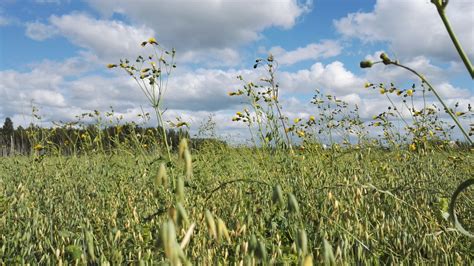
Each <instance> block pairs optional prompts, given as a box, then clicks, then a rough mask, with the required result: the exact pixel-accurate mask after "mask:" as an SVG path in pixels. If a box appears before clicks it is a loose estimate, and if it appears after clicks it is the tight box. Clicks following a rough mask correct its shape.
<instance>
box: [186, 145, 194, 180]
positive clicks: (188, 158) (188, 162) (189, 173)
mask: <svg viewBox="0 0 474 266" xmlns="http://www.w3.org/2000/svg"><path fill="white" fill-rule="evenodd" d="M184 162H185V164H186V177H187V178H188V179H189V178H191V176H192V175H193V164H192V159H191V153H190V152H189V150H188V149H186V150H184Z"/></svg>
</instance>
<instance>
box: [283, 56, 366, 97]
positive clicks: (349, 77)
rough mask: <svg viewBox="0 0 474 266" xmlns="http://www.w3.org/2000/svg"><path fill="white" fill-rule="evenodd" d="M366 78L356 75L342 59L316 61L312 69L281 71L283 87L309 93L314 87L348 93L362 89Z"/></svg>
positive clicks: (332, 91)
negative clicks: (325, 62) (330, 61)
mask: <svg viewBox="0 0 474 266" xmlns="http://www.w3.org/2000/svg"><path fill="white" fill-rule="evenodd" d="M364 82H365V79H363V78H361V77H358V76H356V75H355V74H353V73H352V72H351V71H349V70H347V69H346V68H345V67H344V64H343V63H342V62H340V61H334V62H332V63H330V64H327V65H323V64H322V63H319V62H318V63H315V64H313V65H312V66H311V68H310V69H302V70H299V71H297V72H294V73H292V72H283V73H281V85H282V88H288V90H291V91H293V92H303V93H308V92H312V91H314V89H323V90H325V91H327V92H329V93H335V94H337V95H347V94H350V93H352V92H354V91H357V90H358V89H360V88H361V87H362V86H363V84H364Z"/></svg>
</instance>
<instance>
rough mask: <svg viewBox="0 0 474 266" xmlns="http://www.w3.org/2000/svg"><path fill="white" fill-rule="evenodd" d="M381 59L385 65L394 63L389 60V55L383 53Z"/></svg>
mask: <svg viewBox="0 0 474 266" xmlns="http://www.w3.org/2000/svg"><path fill="white" fill-rule="evenodd" d="M380 59H382V62H383V63H384V64H385V65H388V64H390V63H392V61H391V60H390V58H388V55H387V54H386V53H381V54H380Z"/></svg>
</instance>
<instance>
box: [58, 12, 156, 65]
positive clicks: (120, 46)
mask: <svg viewBox="0 0 474 266" xmlns="http://www.w3.org/2000/svg"><path fill="white" fill-rule="evenodd" d="M49 20H50V23H51V25H52V26H54V27H56V28H57V30H58V31H59V32H60V33H61V34H62V35H64V36H65V37H66V38H68V39H69V40H70V41H71V42H72V43H74V44H75V45H77V46H79V47H82V48H86V49H89V50H90V51H93V53H94V54H95V55H97V56H98V57H99V58H105V59H108V60H117V58H121V57H123V56H137V55H138V54H139V52H140V48H141V47H140V43H141V42H142V41H144V40H147V39H148V38H150V37H152V36H153V35H154V32H153V30H152V29H150V28H148V27H146V26H139V27H134V26H130V25H126V24H125V23H123V22H120V21H115V20H114V21H108V20H98V19H94V18H92V17H90V16H88V15H86V14H81V13H73V14H69V15H63V16H52V17H50V19H49Z"/></svg>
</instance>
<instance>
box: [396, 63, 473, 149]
mask: <svg viewBox="0 0 474 266" xmlns="http://www.w3.org/2000/svg"><path fill="white" fill-rule="evenodd" d="M390 64H392V65H395V66H398V67H401V68H404V69H406V70H408V71H410V72H411V73H413V74H415V75H416V76H417V77H419V78H420V79H421V81H423V82H424V83H425V84H426V85H428V87H429V88H430V89H431V91H432V92H433V93H434V95H435V96H436V98H438V101H439V102H440V103H441V104H442V105H443V107H444V109H445V111H446V112H447V113H448V114H449V116H450V117H451V118H452V119H453V121H454V123H456V125H457V126H458V127H459V129H460V130H461V132H462V133H463V135H464V136H465V137H466V139H467V141H468V142H469V144H471V145H474V143H473V142H472V140H471V138H470V137H469V134H467V132H466V131H465V130H464V128H463V127H462V126H461V123H460V122H459V120H458V119H457V117H456V116H455V115H454V114H453V112H452V111H451V109H449V108H448V106H447V105H446V104H445V103H444V101H443V99H441V97H440V96H439V94H438V92H437V91H436V90H435V88H434V87H433V86H432V85H431V83H429V82H428V80H426V78H425V77H424V76H423V75H420V74H419V73H418V72H416V71H415V70H413V69H412V68H409V67H407V66H404V65H402V64H399V63H398V62H393V61H391V62H390Z"/></svg>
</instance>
